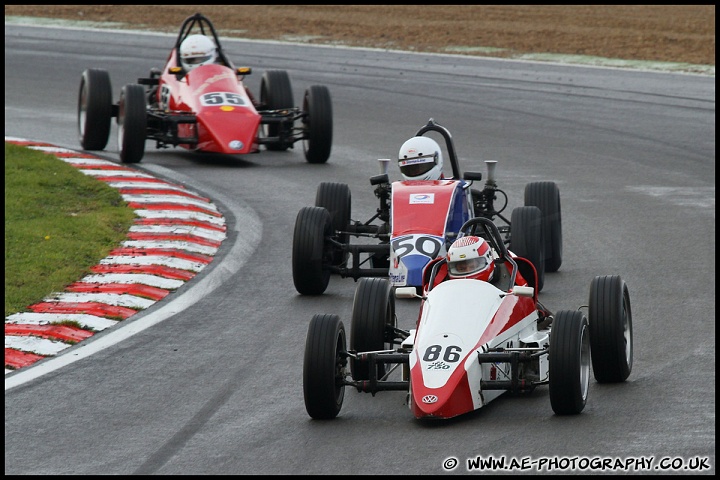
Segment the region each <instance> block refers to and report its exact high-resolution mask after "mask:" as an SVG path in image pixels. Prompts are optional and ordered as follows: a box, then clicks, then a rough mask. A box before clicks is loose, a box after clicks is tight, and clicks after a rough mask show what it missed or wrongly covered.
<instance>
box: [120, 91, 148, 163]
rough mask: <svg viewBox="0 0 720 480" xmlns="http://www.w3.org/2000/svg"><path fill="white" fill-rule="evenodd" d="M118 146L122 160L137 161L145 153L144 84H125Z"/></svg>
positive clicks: (121, 96) (145, 116)
mask: <svg viewBox="0 0 720 480" xmlns="http://www.w3.org/2000/svg"><path fill="white" fill-rule="evenodd" d="M117 123H118V147H119V148H120V161H121V162H123V163H137V162H139V161H140V160H142V157H143V155H144V154H145V135H146V133H147V132H146V130H147V112H146V110H145V90H144V89H143V87H142V85H135V84H131V85H125V86H124V87H123V88H122V90H121V91H120V102H119V103H118V117H117Z"/></svg>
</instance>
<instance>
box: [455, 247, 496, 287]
mask: <svg viewBox="0 0 720 480" xmlns="http://www.w3.org/2000/svg"><path fill="white" fill-rule="evenodd" d="M447 264H448V273H449V274H450V278H475V279H477V280H485V281H486V282H489V281H491V280H492V278H493V273H494V272H495V264H494V263H493V254H492V249H491V248H490V245H489V244H488V243H487V242H486V241H485V239H484V238H480V237H476V236H472V235H469V236H465V237H460V238H458V239H457V240H455V241H454V242H453V244H452V245H450V248H449V249H448V254H447Z"/></svg>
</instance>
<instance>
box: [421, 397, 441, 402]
mask: <svg viewBox="0 0 720 480" xmlns="http://www.w3.org/2000/svg"><path fill="white" fill-rule="evenodd" d="M437 401H438V398H437V397H436V396H435V395H425V396H424V397H423V398H422V402H423V403H435V402H437Z"/></svg>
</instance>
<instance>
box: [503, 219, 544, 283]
mask: <svg viewBox="0 0 720 480" xmlns="http://www.w3.org/2000/svg"><path fill="white" fill-rule="evenodd" d="M510 250H511V251H512V253H514V254H515V255H517V256H519V257H523V258H526V259H528V260H530V262H531V263H532V264H533V266H534V267H535V273H536V274H537V285H535V287H536V289H537V291H538V292H540V291H542V289H543V286H544V284H545V242H544V237H543V224H542V212H541V211H540V209H539V208H538V207H532V206H528V207H517V208H515V209H513V211H512V215H511V216H510ZM523 265H525V264H520V263H519V264H518V267H519V268H520V273H521V274H522V276H523V277H525V279H526V280H528V277H530V278H532V272H529V271H528V270H530V268H527V269H525V268H523ZM528 281H529V282H530V281H531V280H528Z"/></svg>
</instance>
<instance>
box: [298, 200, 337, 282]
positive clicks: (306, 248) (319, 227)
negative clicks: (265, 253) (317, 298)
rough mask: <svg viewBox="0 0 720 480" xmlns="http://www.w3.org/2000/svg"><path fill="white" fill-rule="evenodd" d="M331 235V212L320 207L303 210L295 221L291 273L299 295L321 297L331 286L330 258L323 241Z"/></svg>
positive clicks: (304, 208)
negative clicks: (329, 284)
mask: <svg viewBox="0 0 720 480" xmlns="http://www.w3.org/2000/svg"><path fill="white" fill-rule="evenodd" d="M330 235H332V223H331V220H330V213H329V212H328V211H327V210H326V209H324V208H322V207H303V208H301V209H300V211H299V212H298V215H297V218H296V219H295V231H294V233H293V250H292V270H293V282H294V283H295V289H296V290H297V291H298V292H299V293H300V294H301V295H321V294H322V293H323V292H325V289H326V288H327V286H328V283H330V269H329V268H328V264H329V263H330V259H329V258H326V257H327V253H326V249H325V238H326V237H329V236H330Z"/></svg>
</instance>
